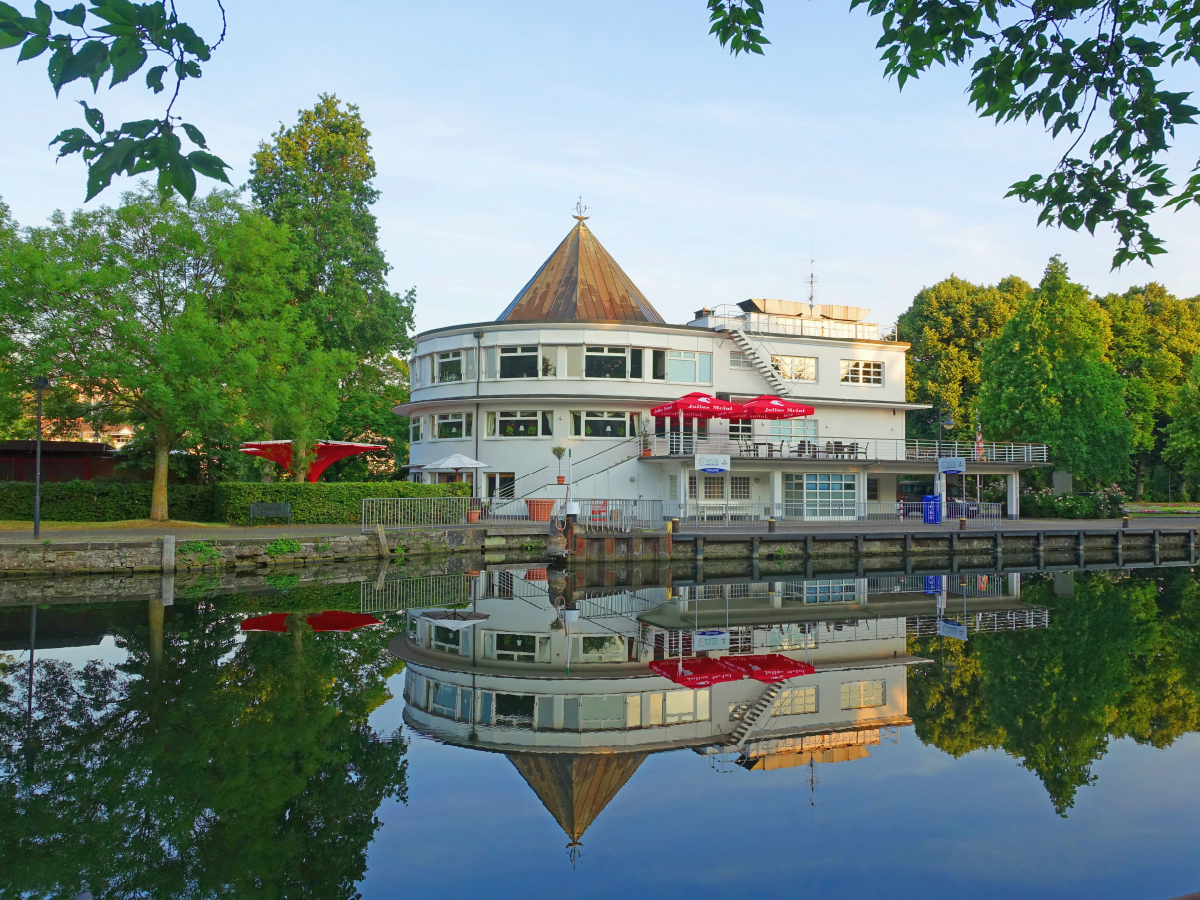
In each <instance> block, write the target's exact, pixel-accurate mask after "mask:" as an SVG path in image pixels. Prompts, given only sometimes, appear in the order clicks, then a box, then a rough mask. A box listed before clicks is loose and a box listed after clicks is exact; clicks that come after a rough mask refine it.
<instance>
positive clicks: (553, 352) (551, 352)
mask: <svg viewBox="0 0 1200 900" xmlns="http://www.w3.org/2000/svg"><path fill="white" fill-rule="evenodd" d="M557 374H558V348H557V347H543V348H542V377H543V378H553V377H554V376H555V375H557Z"/></svg>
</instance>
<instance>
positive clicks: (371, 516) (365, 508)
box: [362, 497, 473, 531]
mask: <svg viewBox="0 0 1200 900" xmlns="http://www.w3.org/2000/svg"><path fill="white" fill-rule="evenodd" d="M472 502H473V501H472V498H470V497H368V498H366V499H364V500H363V502H362V530H363V531H374V530H375V526H376V525H382V526H383V527H384V528H403V527H407V526H414V525H459V524H461V523H463V522H465V521H466V520H467V513H468V512H469V511H470V510H471V508H472Z"/></svg>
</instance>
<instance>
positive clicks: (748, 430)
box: [729, 419, 754, 438]
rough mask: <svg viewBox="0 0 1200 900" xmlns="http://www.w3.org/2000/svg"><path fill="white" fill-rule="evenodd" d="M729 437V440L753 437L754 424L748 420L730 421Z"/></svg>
mask: <svg viewBox="0 0 1200 900" xmlns="http://www.w3.org/2000/svg"><path fill="white" fill-rule="evenodd" d="M729 436H730V437H731V438H738V437H753V436H754V423H753V422H752V421H751V420H750V419H730V420H729Z"/></svg>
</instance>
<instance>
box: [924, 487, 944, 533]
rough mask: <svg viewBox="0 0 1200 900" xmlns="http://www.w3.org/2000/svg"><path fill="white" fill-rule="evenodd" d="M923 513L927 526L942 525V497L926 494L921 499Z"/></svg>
mask: <svg viewBox="0 0 1200 900" xmlns="http://www.w3.org/2000/svg"><path fill="white" fill-rule="evenodd" d="M921 512H922V514H923V520H924V522H925V524H926V525H941V524H942V495H941V494H926V495H925V496H924V497H922V498H921Z"/></svg>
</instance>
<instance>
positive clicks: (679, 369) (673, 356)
mask: <svg viewBox="0 0 1200 900" xmlns="http://www.w3.org/2000/svg"><path fill="white" fill-rule="evenodd" d="M667 381H671V382H674V383H675V384H710V383H711V382H712V354H711V353H694V352H692V351H690V350H668V351H667Z"/></svg>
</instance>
